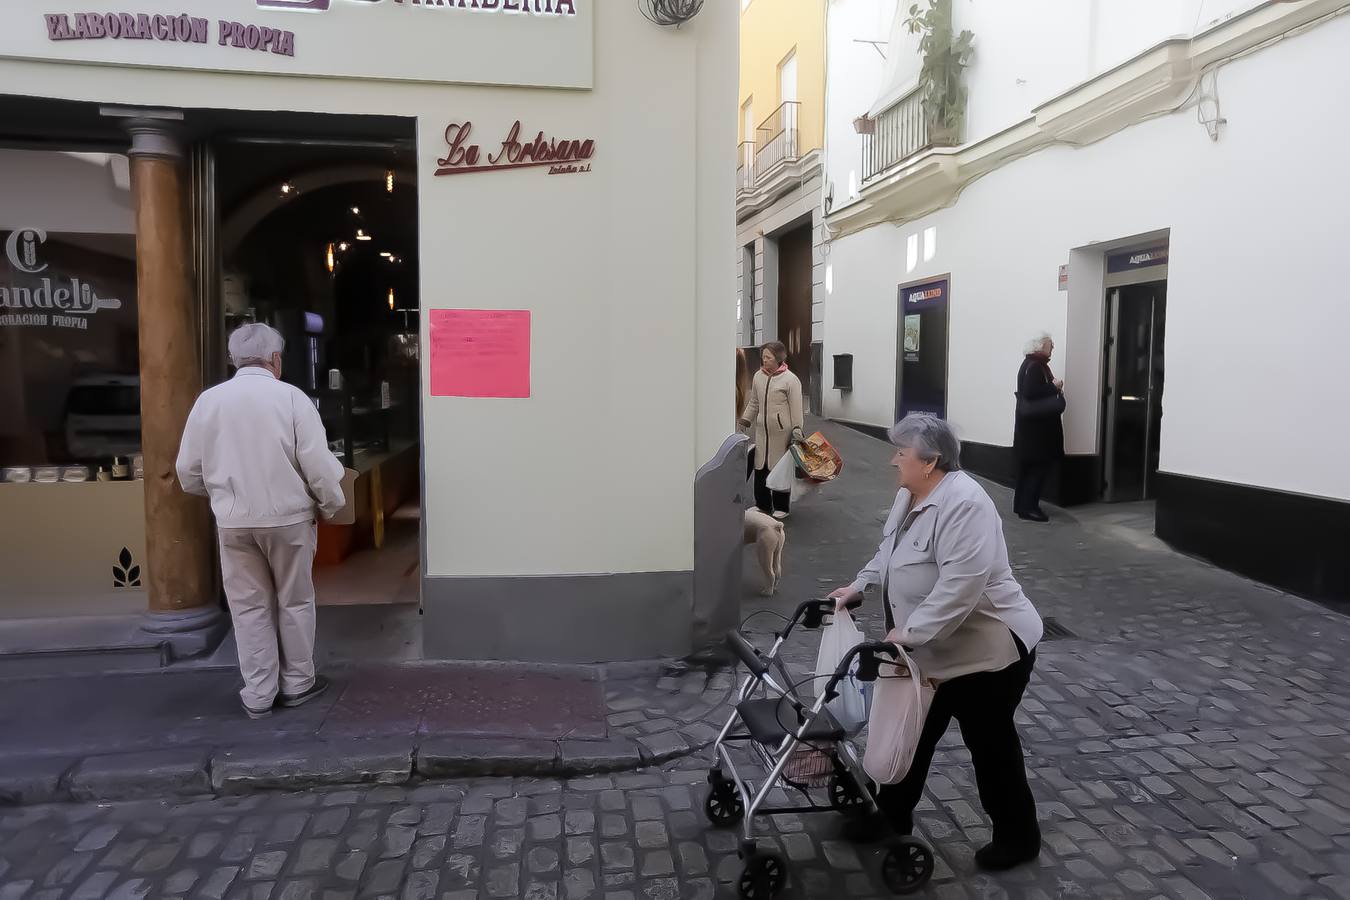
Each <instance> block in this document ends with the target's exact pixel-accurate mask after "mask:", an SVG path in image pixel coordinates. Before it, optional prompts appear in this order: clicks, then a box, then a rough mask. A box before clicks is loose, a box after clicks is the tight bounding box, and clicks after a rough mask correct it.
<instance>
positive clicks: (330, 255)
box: [324, 244, 337, 275]
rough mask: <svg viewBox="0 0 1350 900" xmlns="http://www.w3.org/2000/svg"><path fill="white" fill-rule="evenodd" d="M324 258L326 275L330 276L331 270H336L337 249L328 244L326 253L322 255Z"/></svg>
mask: <svg viewBox="0 0 1350 900" xmlns="http://www.w3.org/2000/svg"><path fill="white" fill-rule="evenodd" d="M324 258H325V260H326V261H327V262H328V274H330V275H331V274H332V273H333V270H334V269H336V268H337V248H336V247H334V246H333V245H332V244H329V245H328V252H327V253H326V254H324Z"/></svg>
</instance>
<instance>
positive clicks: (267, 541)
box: [178, 325, 345, 719]
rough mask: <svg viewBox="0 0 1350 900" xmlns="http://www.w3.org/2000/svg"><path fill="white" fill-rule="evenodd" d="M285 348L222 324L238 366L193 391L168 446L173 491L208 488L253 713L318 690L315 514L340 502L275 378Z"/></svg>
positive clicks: (320, 430) (288, 394) (320, 433)
mask: <svg viewBox="0 0 1350 900" xmlns="http://www.w3.org/2000/svg"><path fill="white" fill-rule="evenodd" d="M285 346H286V345H285V341H284V340H283V339H282V337H281V335H280V334H279V333H277V331H276V330H275V329H273V328H269V327H268V326H266V325H244V326H242V327H241V328H239V329H238V330H237V331H235V332H234V333H233V334H231V335H230V359H231V361H232V362H233V363H234V365H235V367H236V368H237V369H238V370H239V371H238V372H237V373H236V374H235V376H234V378H233V379H231V380H230V381H227V382H225V383H224V384H221V385H217V386H216V387H213V388H211V389H210V390H208V391H206V392H205V393H203V394H202V395H201V396H200V397H198V398H197V403H196V405H195V406H194V407H193V408H192V413H191V415H189V416H188V421H187V427H186V429H185V430H184V432H183V444H182V448H181V449H180V450H179V453H178V480H179V481H180V482H181V483H182V485H183V490H185V491H187V492H188V493H190V494H198V495H201V496H205V497H209V498H211V510H212V512H214V513H215V516H216V525H217V527H218V529H219V532H220V568H221V573H222V576H223V582H224V586H225V596H226V597H227V598H228V600H229V603H230V615H231V617H232V618H233V619H234V635H235V641H236V642H237V643H238V645H239V670H240V672H241V673H242V674H243V676H244V689H243V690H242V691H240V698H241V699H242V700H243V702H244V712H246V713H247V714H248V716H249V718H253V719H261V718H264V717H265V716H270V715H271V714H272V707H273V706H275V705H278V704H279V705H281V706H283V707H291V706H300V705H301V704H304V703H308V702H309V701H310V700H313V699H314V698H315V697H318V696H319V695H320V694H322V693H323V692H324V691H325V690H327V688H328V682H327V681H326V680H325V679H323V678H321V677H317V676H316V675H315V673H314V578H313V572H312V568H313V565H314V550H315V542H316V539H317V525H316V524H315V514H316V512H317V513H319V514H322V515H323V516H324V518H332V517H333V516H334V515H336V514H337V513H338V511H340V510H341V509H342V507H343V505H344V503H345V501H344V499H343V496H342V476H343V468H342V464H341V463H339V462H338V461H337V459H336V457H334V456H333V454H332V453H331V452H330V451H329V449H328V438H327V435H326V432H325V431H324V427H323V422H322V421H321V420H320V419H319V413H318V411H317V410H316V409H315V408H314V403H313V401H311V400H310V399H309V397H307V396H306V395H305V394H304V392H303V391H301V390H299V389H298V388H295V387H292V386H291V385H289V384H286V383H285V382H283V381H281V380H280V379H281V352H282V350H284V349H285Z"/></svg>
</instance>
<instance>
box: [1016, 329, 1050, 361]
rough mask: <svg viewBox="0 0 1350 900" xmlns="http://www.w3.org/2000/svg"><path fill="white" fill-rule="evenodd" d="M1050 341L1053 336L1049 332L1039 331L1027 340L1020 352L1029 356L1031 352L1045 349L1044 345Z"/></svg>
mask: <svg viewBox="0 0 1350 900" xmlns="http://www.w3.org/2000/svg"><path fill="white" fill-rule="evenodd" d="M1052 341H1054V338H1052V337H1051V336H1050V332H1048V331H1042V332H1041V333H1039V334H1037V335H1036V336H1035V337H1034V338H1032V339H1031V340H1029V341H1027V345H1026V347H1024V348H1023V349H1022V353H1024V354H1025V355H1027V356H1030V355H1031V354H1033V353H1040V352H1041V351H1042V350H1044V349H1045V345H1046V344H1049V343H1051V342H1052Z"/></svg>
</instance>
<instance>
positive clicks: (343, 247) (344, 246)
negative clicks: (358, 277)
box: [338, 241, 352, 253]
mask: <svg viewBox="0 0 1350 900" xmlns="http://www.w3.org/2000/svg"><path fill="white" fill-rule="evenodd" d="M351 247H352V245H351V244H349V243H347V242H346V241H343V242H342V243H340V244H338V249H339V250H341V251H342V252H343V253H346V252H347V251H348V250H350V249H351Z"/></svg>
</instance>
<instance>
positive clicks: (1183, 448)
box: [824, 0, 1350, 599]
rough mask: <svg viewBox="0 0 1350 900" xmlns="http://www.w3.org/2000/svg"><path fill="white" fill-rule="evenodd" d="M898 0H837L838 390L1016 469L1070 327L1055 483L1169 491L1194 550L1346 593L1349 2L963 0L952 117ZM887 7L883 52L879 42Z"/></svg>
mask: <svg viewBox="0 0 1350 900" xmlns="http://www.w3.org/2000/svg"><path fill="white" fill-rule="evenodd" d="M895 7H896V4H895V3H894V2H893V0H834V2H831V3H830V9H829V19H828V22H829V26H828V27H829V38H828V40H829V53H830V57H829V75H828V78H827V102H826V106H827V119H826V159H825V164H824V165H825V175H824V181H825V184H824V190H825V195H826V197H827V198H831V196H832V198H833V202H832V203H830V204H829V214H828V216H827V219H826V244H825V254H824V256H825V269H826V274H825V281H826V288H827V291H826V302H825V322H824V366H825V373H824V376H825V377H824V381H825V385H826V390H825V392H824V407H825V412H826V414H827V415H828V416H830V417H831V418H834V419H837V420H841V421H846V422H851V423H857V424H860V425H864V426H877V427H880V426H885V425H888V424H889V423H891V422H893V421H894V420H895V419H896V418H897V417H899V416H901V415H903V414H904V413H906V412H910V411H933V412H937V413H940V414H942V415H944V416H946V417H947V418H948V419H949V420H950V421H952V422H953V423H954V424H955V425H956V427H957V428H958V430H959V432H960V434H961V436H962V438H963V441H964V448H965V451H964V452H965V457H966V462H967V464H968V466H969V467H970V468H972V469H974V470H975V471H977V472H980V473H982V474H987V475H990V476H991V477H995V478H999V479H1003V480H1006V479H1008V478H1009V477H1010V476H1011V473H1012V471H1013V460H1012V451H1011V444H1012V433H1013V421H1014V397H1013V392H1014V390H1015V374H1016V371H1017V367H1018V365H1019V362H1020V360H1021V355H1022V348H1023V345H1024V344H1025V342H1026V341H1027V340H1028V339H1029V338H1031V337H1033V336H1034V335H1036V334H1037V333H1039V332H1047V333H1049V334H1050V335H1051V336H1052V337H1053V338H1054V339H1055V341H1056V344H1057V350H1056V354H1055V359H1054V362H1053V364H1052V367H1053V369H1054V371H1055V374H1056V376H1058V377H1061V378H1063V379H1064V380H1065V383H1066V388H1065V394H1066V398H1067V401H1068V411H1067V412H1066V414H1065V418H1064V422H1065V435H1066V451H1067V454H1068V457H1067V458H1066V459H1065V461H1064V464H1063V466H1062V467H1061V473H1060V477H1059V480H1058V484H1056V485H1053V486H1052V489H1051V491H1050V493H1051V496H1052V498H1053V499H1058V500H1059V501H1060V502H1062V503H1066V504H1068V503H1078V502H1089V501H1094V500H1103V499H1104V500H1116V501H1128V500H1145V499H1150V500H1151V499H1156V501H1157V504H1158V505H1157V528H1158V533H1159V535H1160V536H1161V537H1163V538H1164V539H1166V540H1167V541H1169V542H1170V543H1172V544H1173V545H1175V546H1177V547H1179V548H1180V549H1183V550H1185V551H1187V552H1192V553H1194V554H1196V555H1200V556H1204V557H1207V558H1210V559H1213V560H1215V561H1217V562H1219V563H1221V564H1224V565H1226V566H1228V567H1230V568H1233V569H1236V570H1238V571H1241V572H1243V573H1246V574H1249V575H1251V576H1253V577H1256V578H1259V579H1261V580H1265V581H1268V582H1271V583H1275V584H1279V585H1281V586H1284V587H1287V588H1290V589H1292V590H1295V591H1298V592H1301V593H1304V594H1307V595H1311V596H1317V597H1324V598H1331V599H1350V565H1348V564H1347V563H1346V562H1345V561H1344V558H1343V554H1342V553H1341V550H1340V548H1339V547H1338V546H1337V544H1338V543H1339V544H1340V545H1343V544H1344V537H1343V535H1345V534H1346V533H1347V528H1348V527H1350V471H1348V470H1347V469H1346V467H1345V466H1344V465H1343V464H1342V462H1341V460H1342V459H1343V457H1344V453H1343V451H1341V450H1340V449H1339V448H1342V447H1344V446H1345V445H1346V443H1347V441H1348V440H1350V416H1348V415H1347V414H1346V410H1347V409H1350V406H1348V405H1347V402H1346V400H1345V398H1344V391H1345V388H1346V386H1347V385H1348V384H1350V363H1348V362H1347V357H1346V355H1345V354H1344V353H1343V351H1342V349H1341V346H1340V335H1341V334H1343V333H1344V332H1345V331H1346V330H1347V329H1348V328H1350V308H1347V306H1346V304H1345V303H1344V302H1341V301H1340V300H1339V299H1338V298H1339V297H1340V296H1341V295H1343V294H1344V293H1345V288H1344V287H1343V285H1341V283H1340V270H1341V262H1340V257H1339V253H1338V252H1337V251H1338V247H1339V245H1340V243H1341V242H1342V240H1343V236H1344V235H1346V234H1347V233H1348V232H1350V206H1348V205H1347V201H1348V200H1350V180H1347V177H1346V176H1345V175H1344V174H1343V173H1342V172H1340V171H1338V169H1337V167H1336V166H1335V165H1334V164H1333V163H1332V162H1331V161H1332V160H1334V159H1335V158H1337V157H1338V156H1339V153H1340V150H1339V148H1342V147H1344V146H1345V144H1346V142H1347V141H1350V123H1348V122H1347V120H1346V118H1345V117H1344V116H1343V115H1340V114H1338V113H1336V112H1335V111H1334V104H1332V103H1331V99H1332V98H1335V97H1338V96H1341V95H1342V94H1343V93H1344V92H1345V90H1346V89H1347V88H1348V87H1350V71H1348V70H1347V69H1346V67H1345V66H1344V65H1343V63H1342V62H1341V60H1343V59H1344V56H1345V53H1346V52H1347V50H1350V17H1347V16H1346V15H1345V13H1346V12H1347V6H1346V4H1344V3H1342V2H1318V0H1308V2H1299V3H1288V2H1254V0H1182V2H1177V0H1088V2H1082V3H1074V4H1064V3H1053V2H1048V0H1018V2H1001V0H955V3H954V4H952V17H953V24H954V31H955V32H958V33H959V32H960V31H962V30H969V31H970V32H972V34H973V40H974V47H975V50H974V54H973V56H972V58H971V60H970V66H969V68H968V69H967V70H966V71H965V85H966V87H967V89H968V103H967V108H966V114H965V119H964V127H963V128H962V129H961V132H960V134H959V135H957V136H956V139H954V140H951V141H943V140H941V139H940V136H935V135H933V134H930V133H929V130H928V129H927V127H926V126H925V123H924V121H923V114H922V107H921V98H920V91H919V74H920V66H921V63H922V60H921V57H920V54H919V52H918V38H917V37H914V36H912V35H910V34H909V33H908V31H907V29H906V28H905V27H904V22H903V20H904V18H905V15H906V9H907V7H905V8H902V9H900V10H899V11H898V12H896V11H895ZM879 17H880V18H883V19H889V20H890V33H889V35H888V36H887V43H886V54H885V56H886V58H885V59H884V60H883V59H881V58H880V57H879V55H877V54H874V53H872V51H871V49H870V48H867V47H861V48H860V45H859V43H858V41H860V40H866V39H871V38H874V37H876V35H875V34H874V31H875V29H876V25H875V23H876V21H877V20H878V18H879ZM864 51H865V52H864ZM855 120H856V121H855ZM869 132H870V133H869ZM948 143H949V144H950V146H946V145H945V144H948ZM1276 448H1280V449H1276ZM1336 534H1339V535H1342V537H1341V538H1339V539H1337V538H1335V537H1334V535H1336Z"/></svg>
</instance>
